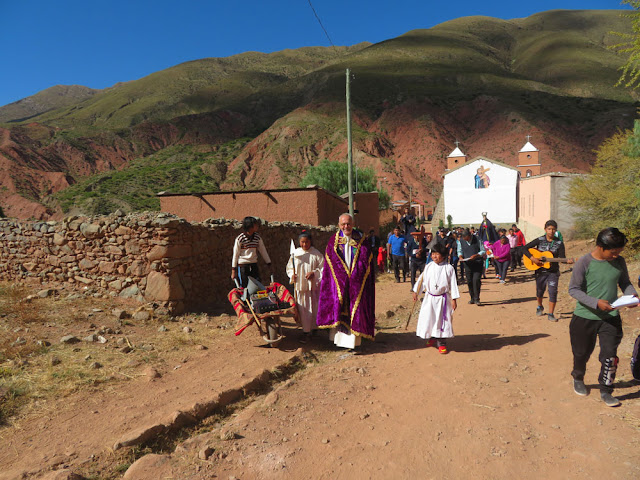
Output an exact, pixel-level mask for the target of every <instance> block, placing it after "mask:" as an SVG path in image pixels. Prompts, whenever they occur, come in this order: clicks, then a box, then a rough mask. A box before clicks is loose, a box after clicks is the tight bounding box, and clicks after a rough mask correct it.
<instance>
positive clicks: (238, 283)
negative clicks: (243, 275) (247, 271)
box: [233, 278, 240, 288]
mask: <svg viewBox="0 0 640 480" xmlns="http://www.w3.org/2000/svg"><path fill="white" fill-rule="evenodd" d="M233 281H234V282H236V288H240V282H239V281H238V279H237V278H234V279H233Z"/></svg>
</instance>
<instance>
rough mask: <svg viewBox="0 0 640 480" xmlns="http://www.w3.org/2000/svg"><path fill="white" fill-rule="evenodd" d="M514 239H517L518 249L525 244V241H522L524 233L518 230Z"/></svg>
mask: <svg viewBox="0 0 640 480" xmlns="http://www.w3.org/2000/svg"><path fill="white" fill-rule="evenodd" d="M516 237H518V243H517V246H518V247H523V246H525V245H526V244H527V242H526V240H525V239H524V233H522V230H518V231H517V232H516Z"/></svg>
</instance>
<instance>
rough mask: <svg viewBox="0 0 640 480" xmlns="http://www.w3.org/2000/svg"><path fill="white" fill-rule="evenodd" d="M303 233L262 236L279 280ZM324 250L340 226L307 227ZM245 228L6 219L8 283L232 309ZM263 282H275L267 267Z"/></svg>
mask: <svg viewBox="0 0 640 480" xmlns="http://www.w3.org/2000/svg"><path fill="white" fill-rule="evenodd" d="M302 228H303V227H302V226H301V225H300V224H294V223H278V222H272V223H270V224H265V225H263V226H262V227H261V230H260V233H261V235H262V237H263V239H264V241H265V245H266V247H267V251H268V252H269V255H270V256H271V260H272V262H273V267H274V276H275V280H276V281H279V282H281V283H285V284H286V283H287V277H286V274H285V265H286V262H287V260H288V258H289V246H290V242H291V239H296V240H297V237H298V234H299V232H300V230H301V229H302ZM304 228H306V229H307V230H310V231H311V232H312V233H313V235H314V244H315V246H316V247H317V248H318V249H319V250H321V251H322V250H324V248H325V246H326V243H327V241H328V239H329V237H330V235H331V234H332V233H333V232H335V227H326V228H323V227H309V226H305V227H304ZM240 232H241V229H240V224H239V223H238V222H234V221H228V220H225V219H223V218H222V219H209V220H206V221H204V222H202V223H189V222H187V221H185V220H183V219H180V218H177V217H175V216H172V215H169V214H162V213H161V214H151V213H143V214H132V215H128V216H125V215H123V214H120V215H111V216H106V217H92V218H78V217H69V218H66V219H64V220H63V221H61V222H54V221H51V222H27V221H21V222H18V221H15V220H11V219H0V279H2V280H7V281H14V282H37V283H41V284H56V283H65V284H67V285H69V286H72V287H75V288H77V289H79V290H81V291H83V292H85V293H87V294H92V295H96V296H100V295H111V296H121V297H125V298H135V299H136V300H138V301H140V302H144V301H148V302H157V303H158V304H161V305H163V306H166V307H167V308H169V310H170V311H174V312H180V311H183V310H185V309H186V310H197V309H209V308H219V307H226V306H227V302H228V300H227V294H228V292H229V290H231V288H233V283H232V281H231V278H230V273H231V254H232V250H233V241H234V239H235V237H236V236H237V235H239V234H240ZM260 269H261V272H262V275H263V277H264V278H263V280H268V271H267V267H266V265H264V263H263V262H262V261H261V262H260Z"/></svg>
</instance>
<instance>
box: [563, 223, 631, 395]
mask: <svg viewBox="0 0 640 480" xmlns="http://www.w3.org/2000/svg"><path fill="white" fill-rule="evenodd" d="M626 243H627V238H626V237H625V235H624V234H623V233H622V232H621V231H620V230H618V229H617V228H611V227H610V228H605V229H604V230H602V231H601V232H600V233H598V236H597V238H596V247H595V249H594V250H593V251H592V252H591V253H588V254H586V255H585V256H583V257H582V258H580V259H579V260H578V261H577V262H576V264H575V267H574V269H573V274H572V275H571V283H570V284H569V295H571V296H572V297H573V298H575V299H576V300H577V302H576V308H575V310H574V312H573V317H572V319H571V324H570V326H569V334H570V337H571V350H572V351H573V371H572V372H571V376H572V377H573V389H574V391H575V392H576V393H577V394H578V395H588V393H589V392H588V390H587V388H586V386H585V384H584V374H585V371H586V368H587V362H588V360H589V357H590V356H591V353H593V350H594V348H595V345H596V339H597V338H598V339H599V340H600V356H599V358H600V363H601V364H602V367H601V369H600V375H599V377H598V383H599V384H600V397H601V398H602V400H603V401H604V403H605V404H606V405H607V406H609V407H615V406H618V405H620V401H619V400H618V399H617V398H615V397H613V396H612V395H611V394H612V393H613V382H614V380H615V378H616V370H617V367H618V357H617V353H618V345H620V341H621V340H622V321H621V319H620V315H619V313H618V310H616V309H615V308H614V307H613V306H611V304H612V303H614V301H615V300H616V298H617V296H618V287H620V290H622V292H623V294H624V295H631V296H634V297H636V298H637V296H638V293H637V292H636V290H635V288H634V287H633V285H632V284H631V281H630V280H629V273H628V271H627V264H626V262H625V261H624V258H622V257H621V256H620V253H621V252H622V250H623V249H624V246H625V244H626ZM636 305H637V303H635V305H634V304H632V305H629V306H636Z"/></svg>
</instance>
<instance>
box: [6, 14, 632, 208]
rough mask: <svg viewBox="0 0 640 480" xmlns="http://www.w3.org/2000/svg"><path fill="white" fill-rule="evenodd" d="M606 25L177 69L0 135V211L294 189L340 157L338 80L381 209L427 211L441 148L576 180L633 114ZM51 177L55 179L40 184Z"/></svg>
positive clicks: (564, 17)
mask: <svg viewBox="0 0 640 480" xmlns="http://www.w3.org/2000/svg"><path fill="white" fill-rule="evenodd" d="M621 13H622V12H621V11H614V10H609V11H589V10H576V11H565V10H556V11H549V12H543V13H539V14H536V15H532V16H531V17H528V18H524V19H515V20H499V19H494V18H489V17H463V18H459V19H456V20H452V21H449V22H445V23H443V24H440V25H437V26H435V27H433V28H430V29H424V30H413V31H410V32H407V33H406V34H404V35H402V36H400V37H397V38H393V39H389V40H387V41H384V42H380V43H377V44H374V45H371V44H366V43H363V44H358V45H355V46H353V47H338V48H321V47H315V48H303V49H298V50H285V51H282V52H276V53H272V54H262V53H256V52H249V53H245V54H241V55H236V56H233V57H228V58H217V59H216V58H210V59H203V60H197V61H193V62H188V63H185V64H181V65H177V66H175V67H172V68H170V69H167V70H163V71H161V72H156V73H154V74H152V75H149V76H148V77H145V78H143V79H140V80H136V81H132V82H128V83H125V84H121V85H117V86H114V87H112V88H110V89H106V90H104V91H101V92H99V93H96V94H95V95H92V96H91V97H90V98H88V99H84V100H81V101H78V102H76V103H74V104H72V105H68V106H65V107H62V108H58V109H54V110H50V111H48V112H46V113H44V114H41V115H38V116H36V117H33V118H31V119H29V123H27V122H22V123H19V124H11V125H8V126H7V127H6V128H5V129H4V130H0V169H3V168H4V169H7V171H10V172H11V175H10V176H9V178H7V179H5V178H4V177H6V176H4V177H3V178H2V179H0V184H1V185H2V186H4V187H5V188H4V189H0V206H2V207H3V209H4V211H5V213H6V214H7V215H16V216H25V215H31V216H42V217H46V216H49V215H61V214H62V206H64V209H65V210H67V209H72V210H73V209H77V210H78V211H83V210H84V211H100V212H102V211H104V210H105V209H106V210H108V209H110V208H115V206H118V207H119V208H123V209H125V210H131V209H135V208H141V207H145V208H147V207H148V206H149V205H151V204H150V203H148V202H146V200H145V201H142V199H138V200H136V199H133V197H131V199H128V200H125V199H124V198H122V197H119V196H118V192H117V191H116V192H114V187H113V185H114V184H118V182H124V183H126V186H127V187H126V188H127V189H128V190H130V191H131V192H135V191H144V192H148V193H146V196H147V198H148V197H149V193H150V192H153V191H160V190H165V191H190V192H193V191H196V190H195V189H200V190H199V191H215V190H217V189H221V188H223V189H224V188H268V187H286V186H298V184H299V181H300V179H301V178H302V177H303V176H304V174H305V172H306V171H307V169H308V168H309V167H310V166H312V165H314V164H315V163H316V162H318V161H320V160H322V159H324V158H328V159H331V160H339V161H344V160H345V158H346V128H345V106H344V98H345V93H344V92H345V69H346V68H350V69H351V71H352V72H353V75H354V78H353V79H352V85H351V93H352V96H351V100H352V112H353V138H354V158H355V160H356V162H357V164H358V165H359V166H371V167H373V168H374V169H375V170H376V172H377V173H378V178H379V180H380V183H381V185H382V186H384V187H385V188H386V189H388V190H390V192H391V193H392V197H393V198H399V197H402V196H406V195H407V194H408V190H409V187H412V189H413V194H414V197H415V198H419V199H421V200H423V201H426V202H427V203H431V202H433V201H434V199H435V198H437V197H438V195H439V192H440V190H441V184H442V174H443V172H444V168H445V165H446V156H447V155H448V154H449V153H450V152H451V151H452V150H453V148H454V145H453V144H454V141H456V140H458V141H460V142H461V148H462V150H463V151H464V152H465V153H466V154H467V155H469V157H471V158H473V157H474V156H477V155H483V156H487V157H489V158H492V159H495V160H501V161H504V162H505V163H507V164H511V165H515V163H516V158H517V152H518V150H519V149H520V148H521V147H522V145H523V144H524V143H525V136H526V135H532V143H533V144H534V145H535V146H536V147H537V148H539V149H540V150H541V152H542V161H543V170H544V171H573V172H585V171H588V170H589V169H590V166H591V164H592V163H593V161H594V159H595V155H594V153H593V151H594V149H595V148H596V147H597V146H598V145H599V144H600V143H601V142H602V140H603V139H605V138H607V137H608V136H610V135H611V134H612V133H614V132H615V131H616V130H617V129H620V128H628V127H630V126H631V125H632V122H633V118H634V116H635V112H636V108H637V101H636V100H637V98H636V95H635V93H633V92H630V91H628V90H625V89H622V88H616V87H614V84H615V83H616V81H617V78H618V76H619V71H618V68H619V67H620V65H622V63H623V61H624V58H623V57H621V56H619V55H617V54H616V53H615V52H614V51H612V50H611V49H610V48H609V47H610V46H611V45H613V44H615V43H618V42H619V39H618V38H617V37H616V36H614V35H612V34H610V33H609V32H610V31H618V32H627V33H628V32H630V25H629V20H628V19H627V18H624V17H622V16H621ZM239 140H241V141H239ZM196 167H197V168H196ZM154 168H155V169H156V170H155V172H152V171H151V170H153V169H154ZM180 168H183V171H182V173H180V174H178V172H177V170H178V169H180ZM194 168H195V170H194ZM150 169H151V170H150ZM105 170H107V171H106V172H105ZM116 170H118V171H122V172H123V173H122V174H119V173H117V172H116ZM38 172H45V173H46V174H45V175H41V176H40V177H38ZM100 172H103V173H100ZM124 172H126V173H124ZM135 172H138V174H136V173H135ZM160 172H164V174H160ZM169 172H173V173H169ZM188 172H191V173H188ZM201 173H202V175H201ZM92 174H97V176H96V177H91V176H89V177H87V176H88V175H92ZM56 175H58V176H59V175H63V177H64V181H63V180H62V179H61V178H58V177H56V178H58V180H57V181H53V180H47V182H48V183H46V185H45V184H43V183H42V182H43V180H42V179H43V178H49V177H55V176H56ZM151 178H153V181H151V180H150V179H151ZM177 178H179V179H180V180H179V181H178V182H176V181H175V179H177ZM29 179H38V180H39V183H38V182H34V181H31V180H29ZM185 179H186V180H185ZM68 185H73V186H72V187H71V188H70V189H69V190H68V191H67V192H66V193H65V194H62V193H57V192H60V190H63V189H64V188H67V187H68ZM108 185H111V187H107V186H108ZM181 188H182V189H183V190H181ZM154 189H155V190H154ZM18 197H20V198H22V199H24V202H23V201H22V200H21V201H20V202H22V206H21V207H17V206H15V207H14V203H15V202H18ZM103 197H104V198H103ZM127 198H129V197H127ZM76 200H77V201H76ZM20 202H18V203H20ZM25 202H26V203H25ZM96 205H97V206H98V207H99V208H98V207H96ZM38 209H39V210H38ZM36 210H38V211H37V212H36Z"/></svg>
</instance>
